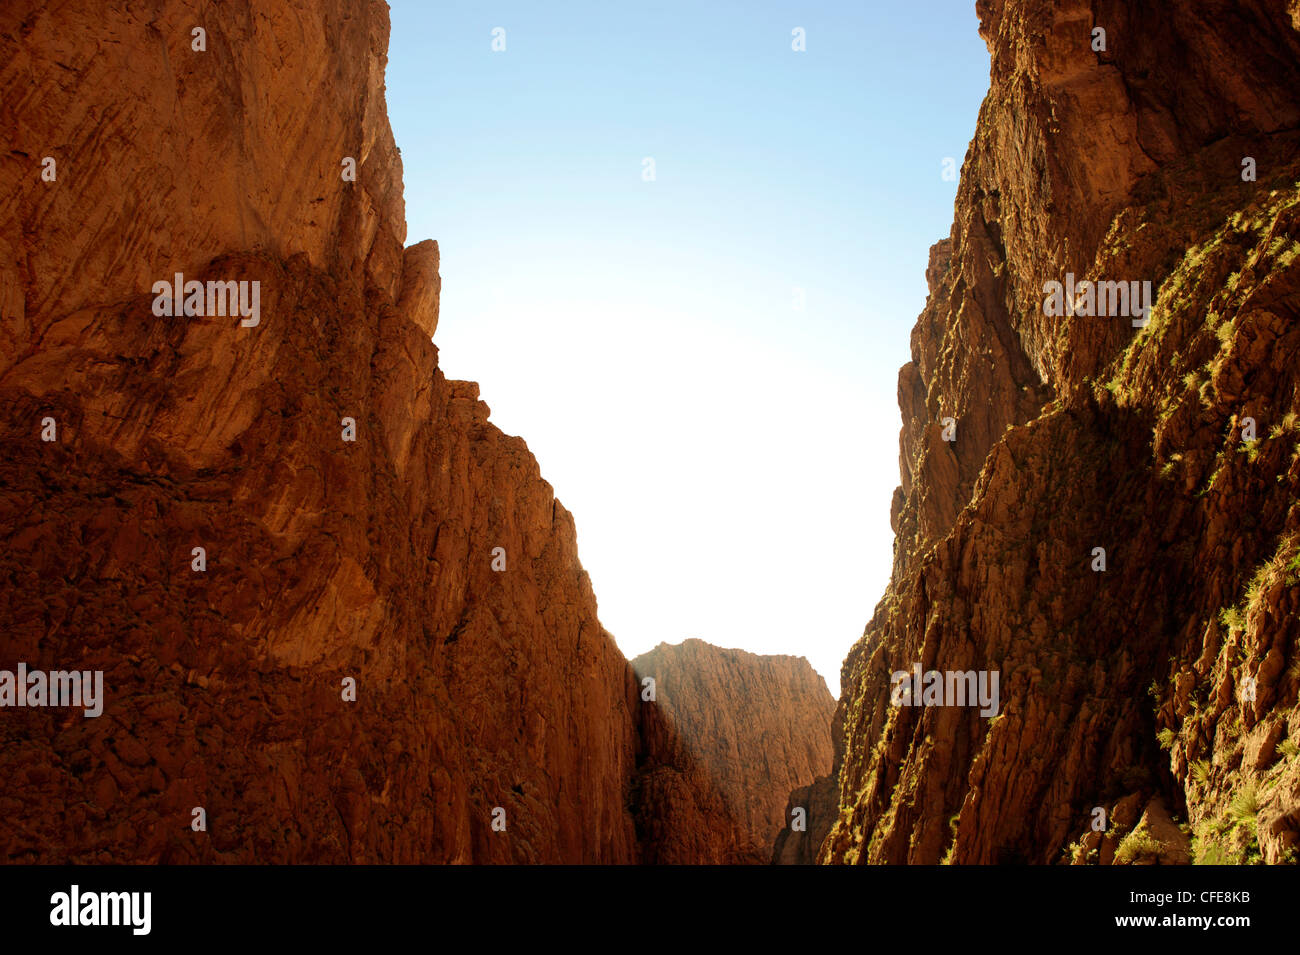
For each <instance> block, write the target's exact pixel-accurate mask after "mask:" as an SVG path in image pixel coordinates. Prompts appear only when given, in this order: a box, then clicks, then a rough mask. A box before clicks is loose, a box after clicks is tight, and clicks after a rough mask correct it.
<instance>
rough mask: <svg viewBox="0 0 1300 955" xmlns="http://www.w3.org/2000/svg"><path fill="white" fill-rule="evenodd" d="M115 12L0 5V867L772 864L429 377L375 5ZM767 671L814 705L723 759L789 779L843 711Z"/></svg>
mask: <svg viewBox="0 0 1300 955" xmlns="http://www.w3.org/2000/svg"><path fill="white" fill-rule="evenodd" d="M118 6H124V7H126V9H116V10H114V9H108V10H106V9H104V5H103V4H100V3H91V2H81V3H77V2H74V3H70V4H62V5H59V6H58V8H57V9H48V8H39V9H38V7H37V6H36V5H34V4H20V5H18V6H17V7H14V6H13V5H10V6H9V7H6V9H5V10H4V11H3V12H2V13H0V92H2V93H3V95H2V96H0V123H3V127H4V128H5V129H7V130H12V131H13V134H12V139H11V142H10V143H9V144H8V148H7V149H6V150H5V152H4V153H3V155H0V174H2V175H3V177H4V182H5V184H6V185H5V187H4V193H3V195H2V196H0V306H2V307H3V326H2V329H0V449H2V450H0V703H4V704H5V705H4V706H3V707H2V708H0V817H3V819H4V824H3V825H0V860H4V861H10V862H29V861H38V862H57V861H79V862H129V861H141V862H347V861H352V862H378V861H385V862H454V863H462V862H463V863H478V862H606V863H625V862H641V861H647V862H728V861H733V862H735V861H743V862H754V861H766V851H764V852H762V853H761V858H760V857H759V856H760V854H759V853H757V852H756V849H755V839H756V836H755V826H756V825H757V822H756V821H755V819H756V817H755V816H754V813H756V812H758V809H757V808H755V807H756V806H757V803H753V804H751V801H750V800H742V801H739V802H737V801H735V800H734V799H730V798H725V797H729V796H730V794H731V793H732V789H731V788H730V787H731V786H732V785H733V784H734V783H735V780H734V779H733V778H731V777H725V778H723V779H721V780H715V779H714V778H713V776H712V770H711V769H710V768H709V767H710V765H711V764H710V760H709V756H710V754H709V753H703V754H697V753H696V752H695V751H694V749H693V746H694V745H695V743H694V741H693V740H692V738H690V737H688V736H685V735H683V733H681V732H680V731H679V729H678V727H676V726H674V725H673V722H672V721H671V720H669V719H667V718H666V715H665V713H664V712H663V711H662V710H661V709H659V708H658V707H656V706H655V705H654V704H650V703H643V702H642V700H641V698H640V686H639V684H638V682H637V681H636V679H635V674H634V672H633V670H632V668H631V667H630V666H629V664H628V663H627V661H626V660H625V659H624V658H623V656H622V655H621V654H620V653H619V651H618V649H617V648H616V647H615V645H614V642H613V640H612V639H611V637H610V635H609V634H608V633H607V632H606V631H605V630H604V629H603V628H602V627H601V625H600V622H599V620H598V619H597V614H596V601H595V597H594V595H593V594H592V590H591V585H590V582H589V580H588V577H587V575H586V574H585V572H584V571H583V570H582V567H581V565H580V564H579V562H578V558H577V548H576V542H575V531H574V521H573V519H572V517H571V516H570V515H569V513H568V511H566V510H565V509H564V507H563V506H561V505H560V503H559V502H558V501H557V500H556V499H555V497H554V496H553V494H552V490H551V487H550V486H549V485H548V484H547V483H546V482H545V481H544V480H542V478H541V476H540V474H539V471H538V467H537V463H536V461H535V460H534V459H533V457H532V455H531V454H529V452H528V449H527V447H526V446H525V444H524V442H523V441H522V440H520V439H518V438H513V437H509V436H507V435H505V434H502V433H501V432H500V431H499V430H497V429H496V428H495V427H493V426H492V425H491V424H490V423H488V407H487V405H486V404H484V403H483V402H482V401H480V400H479V399H478V386H477V385H475V384H473V383H470V382H461V381H449V380H447V379H446V378H445V377H444V376H443V374H442V372H441V371H440V370H439V369H438V350H437V348H436V347H435V346H434V345H433V343H432V342H431V340H430V339H431V336H432V335H433V334H434V333H435V332H436V329H437V325H438V317H439V296H440V292H441V278H440V275H439V271H438V246H437V244H436V243H434V242H432V241H424V242H419V243H417V244H415V245H412V246H410V247H408V248H405V249H403V242H404V241H405V231H406V229H405V222H404V211H403V205H402V191H401V187H402V184H401V163H400V159H399V156H398V153H397V150H396V148H395V146H394V144H393V138H392V134H391V132H390V129H389V125H388V120H387V115H386V110H385V105H384V94H383V71H384V65H385V51H386V49H387V40H388V32H389V21H388V12H387V7H386V6H385V5H384V4H383V3H380V2H368V3H367V2H355V0H298V2H290V0H283V2H273V3H263V2H257V3H253V2H250V0H245V2H238V0H237V2H234V3H227V4H223V5H221V6H220V7H219V8H212V9H210V10H205V11H203V12H202V13H201V14H200V13H195V12H194V11H192V10H191V9H190V8H188V7H187V6H185V5H183V4H181V3H172V2H163V3H156V4H152V5H150V6H149V8H148V10H143V9H138V8H136V7H133V6H131V5H118ZM196 31H199V32H196ZM177 273H180V276H181V278H179V279H176V275H177ZM172 282H176V284H177V288H176V289H175V290H174V291H173V290H171V289H166V290H164V291H162V292H160V291H159V289H157V288H155V284H156V283H172ZM190 282H195V283H198V285H197V286H195V287H191V286H190V285H189V284H188V283H190ZM226 283H231V284H230V285H229V286H227V285H226ZM254 283H255V284H254ZM227 292H230V293H231V294H232V295H233V298H231V299H230V300H227V299H226V297H225V296H226V294H227ZM254 296H255V297H254ZM697 655H698V656H699V658H700V660H699V662H702V663H707V662H708V661H709V659H711V658H710V657H709V656H708V654H707V653H705V652H703V651H702V650H700V651H698V654H697ZM726 659H728V660H731V657H726ZM766 659H767V658H752V665H753V666H754V667H755V669H754V671H753V672H749V671H747V669H746V666H745V665H740V664H737V665H736V666H734V667H733V668H732V669H730V670H728V678H729V679H732V680H734V681H735V684H736V686H737V687H761V685H762V684H763V682H764V681H768V682H769V683H771V684H772V686H773V687H774V689H773V691H772V692H773V693H775V694H776V695H777V696H778V697H779V696H780V694H781V693H782V692H786V691H788V696H787V697H785V698H782V699H783V700H784V702H785V704H786V705H787V706H788V705H793V704H806V705H807V707H808V709H807V712H801V713H797V714H796V713H791V712H789V711H788V709H787V710H782V711H781V713H780V715H781V716H782V717H783V718H788V719H789V720H790V721H792V722H790V723H789V724H788V725H787V724H786V723H781V724H774V725H772V726H765V725H762V724H760V725H759V726H758V727H754V728H751V729H752V731H751V733H750V735H749V736H747V737H745V739H744V741H743V743H744V748H743V750H742V751H743V753H744V755H745V757H746V758H747V759H751V760H753V761H754V762H755V763H756V764H757V765H769V764H779V763H781V762H782V761H783V760H786V759H787V758H790V759H794V760H795V761H796V763H795V765H797V766H799V767H802V766H803V765H804V763H803V762H799V760H806V759H810V758H811V756H810V755H809V754H807V753H792V752H791V751H790V749H791V747H792V746H793V740H794V738H795V736H794V735H793V734H795V733H797V732H799V731H801V728H802V727H804V726H805V725H806V726H815V727H816V728H817V729H818V732H816V733H813V734H812V735H813V736H815V737H816V738H818V739H821V738H824V737H825V735H826V734H825V726H824V725H823V724H824V722H825V720H826V719H827V718H828V712H829V709H830V697H829V694H828V693H827V692H826V690H825V687H824V685H820V683H819V681H818V683H819V686H820V694H818V693H816V692H814V690H815V689H816V687H812V686H811V685H808V680H807V679H806V677H810V676H811V675H812V673H811V670H807V667H806V664H805V667H804V669H805V670H806V671H807V672H806V673H802V672H801V673H785V672H782V673H774V672H773V671H772V670H771V667H770V666H769V665H768V664H767V663H764V661H765V660H766ZM733 662H734V661H733ZM20 665H22V666H24V667H25V668H26V669H27V670H28V671H55V670H60V671H71V670H76V671H87V672H94V671H102V674H103V684H102V690H103V695H102V698H101V700H100V704H101V705H102V714H101V715H99V716H98V717H96V718H86V717H85V716H84V715H83V708H82V707H54V708H50V707H23V708H17V707H14V706H12V705H11V704H12V702H13V701H12V700H6V699H5V698H4V694H5V692H6V689H5V686H4V684H3V681H4V679H5V677H6V674H9V673H15V672H16V671H18V669H19V666H20ZM709 675H710V676H716V674H709ZM692 679H694V677H693V676H692V674H691V673H690V672H689V667H688V666H687V665H686V663H684V662H683V663H681V664H680V665H679V666H677V667H676V668H675V669H673V670H672V671H671V676H670V677H667V678H666V687H665V689H666V690H667V692H668V694H669V696H670V697H671V698H672V699H674V700H687V699H690V698H691V697H690V692H691V691H692V690H693V689H695V688H696V685H695V684H692V683H691V680H692ZM782 680H785V681H786V682H785V683H782V682H781V681H782ZM92 683H93V681H92ZM10 689H11V690H12V688H10ZM24 689H26V688H24ZM715 689H716V687H715ZM26 695H27V694H26V693H24V696H26ZM723 701H724V700H723V699H722V698H721V697H720V698H719V700H718V701H717V702H723ZM741 702H743V701H742V700H741V699H740V697H739V691H738V690H737V691H736V692H733V693H731V694H730V695H729V696H727V697H726V698H725V703H726V704H727V705H728V706H733V707H737V706H739V705H740V704H741ZM718 718H719V719H720V720H722V721H723V722H724V723H725V725H726V726H727V727H729V728H730V727H733V726H735V725H737V724H739V723H741V722H742V720H743V719H744V716H743V712H742V711H739V710H737V711H734V712H731V713H729V714H727V713H723V714H719V717H718ZM693 725H694V724H691V723H689V721H688V724H687V726H688V728H689V727H691V726H693ZM760 730H761V732H760ZM822 761H823V762H825V763H826V764H827V765H828V764H829V752H827V753H825V754H824V759H823V760H822ZM807 765H808V766H809V767H810V768H809V770H808V772H807V773H806V777H807V778H809V779H811V777H812V775H814V772H813V768H812V763H811V762H810V763H808V764H807ZM733 768H734V767H733ZM815 768H816V771H820V772H824V771H825V767H824V766H820V765H818V766H817V767H815ZM729 772H730V769H729ZM775 778H778V779H779V780H780V782H779V784H773V785H770V786H769V787H768V788H766V789H763V790H762V793H761V795H763V796H771V797H774V798H775V794H776V792H777V788H776V787H777V785H779V786H780V793H781V796H780V798H784V792H785V790H786V789H788V788H789V787H790V786H793V785H795V784H797V783H798V782H800V781H802V780H803V779H804V776H803V775H785V776H779V777H775ZM750 795H751V797H752V798H757V796H756V795H755V794H750ZM768 801H769V802H770V801H771V800H770V799H769V800H768ZM779 809H780V806H779V805H778V806H777V807H776V810H777V811H779ZM199 810H201V813H200V812H199ZM768 810H769V807H768V806H767V805H766V803H764V804H763V806H762V812H768ZM767 822H768V825H769V828H770V820H767ZM766 838H767V840H768V841H769V842H770V834H769V835H767V837H766Z"/></svg>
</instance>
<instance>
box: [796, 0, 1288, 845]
mask: <svg viewBox="0 0 1300 955" xmlns="http://www.w3.org/2000/svg"><path fill="white" fill-rule="evenodd" d="M977 10H978V12H979V15H980V19H981V33H982V35H983V36H984V38H985V40H986V42H987V43H988V46H989V50H990V54H991V84H990V91H989V94H988V97H987V98H986V100H985V102H984V105H983V107H982V109H981V113H980V118H979V124H978V127H977V131H976V134H975V139H974V141H973V143H972V144H971V148H970V151H969V152H968V154H967V156H966V160H965V164H964V167H963V171H962V177H961V183H960V188H959V191H958V198H957V203H956V217H955V222H954V225H953V229H952V234H951V235H950V237H949V238H947V239H945V240H943V241H942V242H940V243H938V244H937V245H936V246H935V247H934V250H933V251H932V253H931V259H930V263H929V268H928V269H927V278H928V279H929V283H930V297H929V300H928V302H927V305H926V308H925V311H924V312H923V313H922V315H921V316H920V318H919V320H918V322H917V325H916V328H915V330H914V332H913V336H912V361H911V363H909V364H908V365H907V366H905V367H904V368H903V369H902V372H901V373H900V375H899V389H898V390H899V405H900V408H901V410H902V416H903V429H902V434H901V440H900V445H901V453H900V460H901V475H902V481H901V487H900V489H899V490H898V491H897V492H896V493H895V495H894V501H893V503H892V514H893V524H894V528H895V531H896V534H897V538H896V543H895V561H894V570H893V576H892V581H891V584H890V586H889V588H888V590H887V592H886V594H885V596H884V598H883V599H882V600H881V602H880V604H879V605H878V607H877V608H876V612H875V615H874V617H873V618H872V620H871V623H870V624H869V625H868V627H867V629H866V633H865V634H864V636H863V638H862V640H861V641H860V642H859V643H858V644H857V645H856V646H855V647H854V649H853V650H852V652H851V653H850V655H849V657H848V659H847V660H846V661H845V664H844V668H843V672H842V681H843V683H842V697H841V709H840V713H839V716H838V720H839V722H840V723H841V724H842V731H840V732H837V734H836V744H837V759H836V763H837V770H838V771H837V774H836V777H835V785H836V787H837V794H838V795H837V802H838V818H837V819H836V821H835V824H834V826H833V827H832V829H831V831H830V832H829V834H828V836H827V837H826V838H825V840H824V841H823V842H822V843H821V844H820V846H819V848H818V850H817V853H818V858H819V859H820V860H821V861H830V862H859V863H866V862H872V863H907V862H910V863H935V862H939V861H944V860H946V861H951V862H956V863H992V862H1031V863H1051V862H1059V861H1064V860H1070V859H1073V860H1076V861H1085V860H1086V859H1088V858H1089V853H1090V850H1091V849H1097V848H1099V843H1100V842H1101V840H1100V839H1097V838H1093V837H1092V836H1090V835H1089V833H1091V832H1092V828H1091V825H1090V823H1091V821H1092V819H1093V813H1094V810H1096V809H1102V810H1104V811H1106V812H1107V813H1108V814H1109V816H1110V818H1111V822H1112V823H1113V826H1112V828H1111V829H1110V831H1109V836H1108V845H1110V858H1109V859H1106V860H1097V855H1096V854H1095V853H1094V854H1093V855H1092V856H1091V858H1092V859H1093V860H1094V861H1114V857H1115V856H1116V855H1122V856H1124V857H1125V861H1142V860H1146V861H1150V860H1153V859H1155V860H1162V861H1173V862H1177V861H1183V860H1185V859H1186V858H1187V857H1188V856H1189V855H1190V856H1191V857H1194V858H1196V859H1198V860H1200V861H1255V860H1259V859H1263V860H1264V861H1269V862H1277V861H1294V859H1295V858H1296V854H1297V843H1298V842H1300V759H1297V758H1296V744H1297V743H1300V710H1297V708H1296V702H1297V692H1298V691H1300V645H1298V641H1300V627H1298V625H1297V622H1296V613H1295V611H1296V609H1297V603H1298V602H1300V586H1298V580H1300V511H1298V510H1297V509H1296V501H1297V499H1298V498H1300V493H1298V491H1300V456H1298V454H1297V450H1298V447H1300V445H1298V441H1300V425H1298V424H1297V412H1300V377H1298V375H1300V362H1298V361H1297V355H1298V354H1300V337H1298V336H1300V331H1297V329H1300V324H1298V323H1297V319H1298V318H1300V259H1298V257H1300V163H1298V162H1297V158H1296V157H1297V155H1300V149H1298V148H1297V147H1298V145H1300V137H1298V136H1297V130H1298V129H1300V33H1297V4H1296V3H1295V2H1294V0H1290V2H1287V0H1246V2H1227V0H1208V2H1205V3H1197V4H1175V5H1160V6H1158V7H1157V6H1149V5H1143V4H1131V3H1123V2H1118V0H1101V2H1095V3H1093V2H1089V3H1084V2H1082V0H1066V2H1047V0H979V2H978V3H977ZM1098 28H1100V29H1103V30H1104V31H1105V49H1104V50H1101V49H1094V45H1095V40H1096V34H1095V33H1094V31H1095V30H1096V29H1098ZM1247 160H1249V162H1248V161H1247ZM1251 170H1253V171H1254V172H1255V178H1254V179H1251V178H1250V177H1249V175H1248V173H1249V171H1251ZM1067 273H1072V274H1073V275H1074V276H1075V277H1076V279H1077V280H1078V281H1079V282H1083V281H1085V280H1090V281H1094V282H1101V281H1123V282H1129V281H1138V282H1141V281H1150V282H1151V283H1152V288H1153V290H1154V293H1155V295H1156V304H1155V308H1154V310H1153V312H1152V313H1151V315H1150V316H1149V318H1150V321H1149V324H1148V325H1147V326H1146V327H1145V328H1141V329H1138V328H1134V327H1133V323H1132V321H1131V316H1126V315H1120V316H1115V315H1112V316H1110V317H1096V316H1087V315H1084V314H1078V313H1076V314H1073V315H1065V316H1060V317H1054V316H1051V315H1048V314H1046V312H1045V309H1044V299H1045V295H1044V291H1045V289H1044V283H1046V282H1049V281H1057V282H1062V283H1064V282H1066V280H1067ZM945 418H952V419H953V420H954V422H955V425H956V431H955V440H945V439H944V437H945V436H944V433H943V432H944V419H945ZM1248 419H1249V420H1248ZM1098 548H1101V549H1104V552H1105V560H1106V563H1105V569H1104V571H1103V570H1099V569H1094V568H1096V567H1097V566H1098V565H1097V555H1098V551H1097V549H1098ZM916 663H920V664H921V665H922V666H923V667H924V668H925V669H927V670H929V669H935V670H939V671H955V670H960V671H968V670H970V671H997V672H998V673H999V674H1000V678H1001V706H1000V711H999V714H998V716H997V717H996V718H993V719H990V718H986V717H981V716H980V715H978V713H977V712H976V711H975V710H974V709H972V708H970V707H951V706H949V707H904V706H893V705H891V699H890V675H891V673H892V672H894V671H897V670H910V669H911V668H912V666H913V665H914V664H916ZM1157 806H1158V807H1161V808H1160V809H1158V810H1157V809H1155V808H1152V807H1157ZM1144 807H1146V808H1144ZM1161 813H1164V814H1165V815H1164V816H1162V815H1161ZM1166 823H1169V825H1173V827H1174V830H1175V831H1182V832H1183V835H1184V836H1185V837H1187V844H1186V845H1179V844H1177V843H1178V840H1177V839H1175V838H1174V837H1173V836H1172V835H1171V833H1170V831H1169V825H1167V824H1166ZM1180 827H1181V829H1180ZM1153 832H1155V833H1156V835H1155V836H1152V835H1151V833H1153ZM1133 833H1137V834H1138V835H1139V836H1142V838H1134V839H1132V840H1130V841H1129V843H1128V845H1129V848H1128V850H1125V852H1123V853H1121V852H1120V851H1119V850H1120V847H1121V846H1122V844H1123V843H1122V840H1123V837H1124V836H1125V835H1127V834H1133ZM1148 837H1149V838H1148ZM783 839H785V840H786V842H787V843H788V842H789V840H788V838H787V837H785V836H783ZM806 841H807V840H805V842H806ZM1089 842H1091V843H1093V844H1092V845H1091V846H1090V845H1089ZM1154 844H1158V845H1159V846H1161V847H1163V848H1161V849H1159V850H1154V849H1151V846H1152V845H1154ZM790 851H791V853H792V855H793V856H794V857H799V856H800V855H802V856H803V857H804V858H806V857H807V856H808V855H809V852H808V847H807V846H806V845H805V846H804V847H803V848H802V849H798V850H796V849H795V848H792V849H791V850H790Z"/></svg>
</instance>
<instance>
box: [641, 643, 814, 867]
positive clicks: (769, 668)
mask: <svg viewBox="0 0 1300 955" xmlns="http://www.w3.org/2000/svg"><path fill="white" fill-rule="evenodd" d="M632 669H633V670H634V671H635V673H636V676H637V680H638V682H639V683H641V684H642V685H643V686H644V685H645V680H646V679H647V678H649V679H652V680H653V681H654V692H655V700H654V702H653V703H645V704H643V708H644V709H646V710H654V711H655V713H656V716H655V719H657V720H660V721H663V722H665V723H666V724H667V725H668V726H669V727H672V728H673V729H674V730H675V732H676V735H677V737H678V738H679V739H680V740H682V741H685V743H686V744H687V748H688V750H689V752H686V753H682V754H681V756H680V757H679V758H678V759H676V760H675V761H674V762H675V766H674V768H673V769H671V770H670V771H669V773H668V776H669V778H668V779H663V778H662V777H663V775H664V774H663V773H661V774H659V775H660V778H659V779H657V780H656V783H657V784H658V785H661V786H664V787H665V788H668V787H672V788H682V789H684V790H686V791H691V792H697V791H700V790H701V789H703V788H704V787H705V786H706V785H711V786H713V787H715V788H716V790H717V793H718V795H719V796H720V797H721V801H722V803H723V804H724V805H725V806H726V808H727V811H728V814H729V816H730V817H731V818H732V819H734V820H735V823H736V825H737V827H738V831H739V834H738V835H737V836H734V837H730V838H728V839H727V840H726V844H727V845H728V846H729V847H734V854H733V856H732V858H731V859H730V860H728V861H749V862H767V861H768V860H769V858H770V856H771V855H772V845H773V842H774V840H775V839H776V837H777V834H778V833H779V832H780V831H781V829H782V827H783V826H784V825H785V824H786V822H788V821H789V820H790V819H791V817H790V816H789V815H788V814H787V813H786V797H787V795H788V794H789V792H790V791H791V790H792V789H794V788H795V787H798V786H801V785H804V784H811V783H812V782H813V780H814V779H815V778H816V777H818V776H824V775H825V774H826V773H828V772H829V771H830V768H831V758H832V747H831V733H830V722H831V716H832V714H833V713H834V711H835V698H834V697H833V696H831V694H830V691H829V690H828V689H827V688H826V681H825V680H823V679H822V678H821V677H820V676H818V675H817V673H816V672H815V671H814V670H813V668H812V666H811V665H810V664H809V663H808V661H807V660H806V659H804V658H803V657H791V656H759V655H756V654H753V653H747V652H746V651H744V650H724V649H722V648H720V647H715V646H712V645H710V644H708V643H705V642H704V641H703V640H686V641H684V642H683V643H680V644H677V645H675V646H670V645H669V644H666V643H661V644H660V645H659V646H657V647H655V648H654V649H653V650H651V651H649V652H648V653H643V654H641V656H639V657H636V658H635V659H633V660H632ZM659 749H662V747H659ZM682 776H685V777H687V779H686V781H685V782H683V781H682V779H681V777H682ZM691 777H695V778H696V781H694V782H691V781H690V780H691ZM668 802H669V804H670V805H671V804H674V803H673V802H672V801H668ZM715 815H716V814H715ZM697 828H698V827H697V826H695V825H693V824H692V823H691V821H690V819H689V818H683V819H682V820H681V821H680V822H677V823H675V824H673V825H672V826H671V829H672V830H673V831H675V832H678V833H694V832H695V831H696V829H697Z"/></svg>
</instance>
